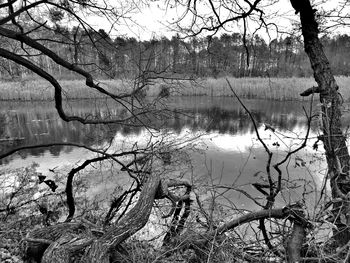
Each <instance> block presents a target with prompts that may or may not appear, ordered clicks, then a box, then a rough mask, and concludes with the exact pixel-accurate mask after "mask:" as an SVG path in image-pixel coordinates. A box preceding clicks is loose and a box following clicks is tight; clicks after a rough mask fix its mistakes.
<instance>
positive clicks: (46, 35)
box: [0, 26, 350, 79]
mask: <svg viewBox="0 0 350 263" xmlns="http://www.w3.org/2000/svg"><path fill="white" fill-rule="evenodd" d="M35 35H36V39H38V40H40V41H41V42H42V43H45V44H46V45H47V46H48V47H49V48H50V49H51V50H52V51H54V52H55V53H56V54H58V55H59V56H61V57H62V58H64V59H65V60H67V61H71V62H73V63H74V64H75V65H79V66H81V67H83V68H84V69H86V70H87V71H89V72H91V73H92V74H94V75H95V76H98V77H103V78H116V79H121V78H135V77H139V76H141V75H143V74H144V73H145V72H147V74H158V75H159V74H163V75H164V74H171V75H174V74H175V75H179V76H186V77H214V78H217V77H222V76H232V77H238V78H241V77H311V76H312V74H313V73H312V69H311V68H310V64H309V63H310V62H309V60H308V58H307V56H306V54H305V52H304V47H303V43H302V40H301V39H300V38H299V37H294V36H288V37H284V38H282V37H281V38H279V39H274V40H272V41H270V43H267V42H266V41H265V40H264V39H263V38H262V37H260V36H259V35H254V36H246V37H245V38H246V39H245V41H243V37H244V36H243V35H242V34H239V33H233V34H227V33H225V34H222V35H221V36H219V37H217V36H215V37H201V38H200V37H194V38H191V39H190V40H188V39H181V38H180V37H179V36H178V35H177V36H173V37H172V38H171V39H168V38H167V37H162V38H160V39H156V38H154V39H151V40H148V41H139V40H137V39H135V38H133V37H122V36H118V37H116V38H114V39H112V37H111V36H110V35H109V34H108V33H107V32H105V31H104V30H103V29H100V30H98V31H94V30H92V29H90V30H83V29H81V28H79V27H74V28H71V29H68V28H63V27H58V26H57V27H56V28H55V30H50V31H49V30H40V31H38V32H35ZM321 43H322V44H323V47H324V50H325V53H326V54H327V55H328V57H329V58H330V64H331V67H332V69H333V72H334V74H335V75H343V76H348V75H349V74H350V67H347V65H349V64H350V54H349V52H347V51H348V47H349V46H350V36H348V35H346V34H344V35H335V36H332V37H330V36H323V37H322V38H321ZM2 45H4V46H7V47H9V48H10V49H11V50H13V51H14V52H18V53H21V52H22V53H23V50H22V49H21V47H20V46H19V45H18V44H17V45H16V44H15V43H11V41H10V42H9V41H8V40H7V41H6V42H3V44H2ZM30 59H31V60H32V61H33V62H34V63H35V64H37V65H39V66H40V68H42V69H44V70H46V71H47V72H49V73H50V74H53V75H55V76H58V77H62V78H74V77H75V76H74V75H73V76H72V74H73V73H71V72H70V71H69V70H68V69H65V68H64V67H62V66H61V65H57V64H56V63H55V62H54V61H53V60H52V59H50V58H49V57H47V56H43V55H42V54H37V55H31V58H30ZM0 74H1V76H2V78H8V79H11V78H15V79H18V78H23V77H26V76H31V75H32V74H33V73H32V72H30V70H28V69H25V68H24V67H22V66H20V65H18V64H15V63H13V62H10V61H8V60H5V59H4V58H1V59H0Z"/></svg>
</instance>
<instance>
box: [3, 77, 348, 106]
mask: <svg viewBox="0 0 350 263" xmlns="http://www.w3.org/2000/svg"><path fill="white" fill-rule="evenodd" d="M228 80H229V81H230V83H231V85H232V87H233V88H234V90H235V91H236V93H237V94H238V96H240V97H241V98H256V99H268V100H280V101H285V100H305V99H307V98H303V97H301V96H300V95H299V94H300V93H301V92H303V91H304V90H306V89H308V88H310V87H312V86H315V85H316V83H315V81H314V80H313V79H312V78H228ZM337 81H338V85H339V86H340V92H341V94H342V96H343V98H344V100H345V101H349V100H350V90H349V89H346V87H348V86H349V85H350V77H337ZM59 82H60V84H61V86H62V88H63V90H64V94H63V95H64V97H65V98H66V99H95V98H105V96H104V95H103V94H101V93H99V92H97V91H96V90H93V89H91V88H89V87H87V86H85V82H84V80H61V81H59ZM0 85H1V89H0V100H2V101H45V100H52V99H53V97H54V89H53V87H52V86H51V85H50V83H49V82H47V81H44V80H22V81H16V82H0ZM100 85H101V86H102V87H103V88H105V89H106V90H108V91H109V92H113V93H124V92H130V90H131V89H132V87H133V82H131V81H122V80H104V81H101V83H100ZM164 91H166V92H165V93H164ZM160 94H169V95H170V96H211V97H217V96H232V95H233V94H232V92H231V90H230V89H229V87H228V85H227V82H226V78H218V79H214V78H207V79H199V80H197V81H195V82H194V81H178V82H176V83H172V84H169V83H162V82H160V81H159V82H157V83H155V84H154V85H152V86H148V87H146V89H145V93H143V94H142V96H144V95H146V96H159V95H160Z"/></svg>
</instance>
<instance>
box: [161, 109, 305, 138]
mask: <svg viewBox="0 0 350 263" xmlns="http://www.w3.org/2000/svg"><path fill="white" fill-rule="evenodd" d="M251 113H252V115H253V116H254V118H255V120H256V122H257V123H258V124H259V126H261V125H263V124H264V123H267V124H269V125H273V126H274V127H277V128H278V129H280V130H282V131H283V130H287V129H288V130H293V129H294V128H295V127H297V126H304V125H306V119H304V118H301V117H300V116H297V115H294V114H273V115H269V114H268V113H267V112H266V111H264V110H261V111H258V110H252V112H251ZM167 124H168V128H172V129H173V130H175V131H177V132H179V131H181V129H183V128H184V127H187V128H190V129H192V130H205V131H207V132H212V131H215V132H220V133H230V134H237V133H239V134H244V133H253V132H254V126H253V124H252V122H251V120H250V118H249V116H248V115H247V114H246V112H245V111H244V110H243V109H240V108H238V109H235V110H227V109H222V108H220V107H218V106H213V107H211V108H202V109H196V110H193V111H191V110H189V109H186V110H185V111H183V114H177V115H175V116H174V120H168V122H167Z"/></svg>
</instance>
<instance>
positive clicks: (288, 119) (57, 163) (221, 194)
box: [0, 97, 350, 211]
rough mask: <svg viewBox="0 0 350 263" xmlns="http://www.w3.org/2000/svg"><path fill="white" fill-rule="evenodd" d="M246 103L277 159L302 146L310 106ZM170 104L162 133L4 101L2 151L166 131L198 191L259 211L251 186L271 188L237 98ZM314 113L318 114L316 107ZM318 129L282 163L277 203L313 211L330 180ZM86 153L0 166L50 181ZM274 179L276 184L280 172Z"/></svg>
mask: <svg viewBox="0 0 350 263" xmlns="http://www.w3.org/2000/svg"><path fill="white" fill-rule="evenodd" d="M244 103H245V105H246V106H247V108H249V110H250V111H251V113H252V115H253V116H254V118H255V120H256V123H257V125H258V130H259V133H260V135H261V137H262V138H263V139H264V140H265V142H266V144H267V145H268V147H269V148H270V149H271V150H272V151H273V152H274V158H273V162H277V161H278V160H281V159H283V158H284V156H285V155H286V152H288V151H289V150H291V149H295V148H296V147H298V145H300V144H301V143H302V139H303V137H304V136H305V132H306V124H307V121H306V117H305V114H304V111H303V106H304V107H305V108H306V110H308V109H309V107H310V106H309V103H307V102H295V101H284V102H278V101H264V100H244ZM71 104H72V105H74V106H73V107H71V108H70V109H69V110H70V111H71V112H73V113H74V114H78V115H80V116H88V114H89V112H91V110H92V111H93V112H94V114H97V115H99V116H104V115H106V112H107V110H108V112H110V111H111V109H110V107H109V106H108V103H105V101H104V102H99V103H96V102H94V103H92V102H91V101H86V100H85V101H74V102H71ZM166 104H167V106H168V107H169V108H171V109H176V110H177V111H178V112H177V113H175V114H171V115H169V116H168V117H167V118H166V119H162V120H159V121H158V125H157V127H159V130H158V131H155V130H147V129H144V128H142V127H132V126H129V127H125V126H121V125H109V126H108V127H102V126H98V125H82V124H80V123H78V122H70V123H66V122H64V121H62V120H61V119H60V118H59V116H58V114H57V112H56V110H55V108H54V104H53V102H33V103H29V102H26V103H24V102H16V103H14V102H2V103H1V106H0V123H2V125H0V127H1V128H0V150H1V151H0V152H1V153H5V152H7V151H10V150H11V149H14V148H16V147H21V146H26V145H34V144H48V143H52V142H56V143H59V142H73V143H79V144H86V145H88V146H94V147H96V146H98V145H103V144H104V143H106V141H107V140H108V138H111V137H112V138H114V141H116V142H123V143H125V142H126V141H128V142H129V143H134V142H141V141H143V140H145V138H148V137H149V134H150V132H152V133H157V132H160V131H167V132H168V133H169V132H170V133H171V136H172V138H175V139H176V140H178V141H181V140H183V141H187V142H188V143H189V144H191V147H189V148H190V149H189V150H188V154H189V155H188V156H189V159H190V160H191V167H192V168H191V171H187V173H188V174H187V175H185V176H184V177H186V178H187V179H191V180H193V181H194V183H197V184H198V191H199V192H201V193H202V194H204V195H205V196H206V197H205V198H207V199H211V198H213V195H212V193H214V192H210V191H209V192H208V189H214V188H215V189H216V190H217V192H215V194H214V197H215V198H217V200H220V199H222V201H223V203H225V205H230V206H234V207H236V208H237V209H242V211H244V210H246V209H247V210H251V209H256V208H257V205H256V203H255V202H254V201H259V200H260V199H259V198H261V202H262V203H264V201H263V200H264V199H263V198H264V197H263V195H262V194H261V192H259V191H258V190H257V189H256V188H255V187H253V186H252V183H256V182H259V183H261V184H263V183H266V171H265V166H266V161H267V155H266V152H265V150H264V149H263V147H262V145H261V144H260V143H259V142H258V141H257V138H256V134H255V131H254V126H253V124H252V122H251V120H250V118H249V116H248V115H247V113H246V112H245V111H244V109H243V108H242V107H241V106H240V104H239V103H238V101H237V100H236V99H234V98H232V97H213V98H212V97H174V98H171V99H170V100H169V101H167V102H166ZM313 108H314V110H313V111H314V112H316V111H317V105H316V103H314V105H313ZM114 110H115V111H118V110H119V109H114ZM120 114H121V115H122V114H123V112H121V113H120ZM344 122H345V123H346V124H349V123H350V122H349V116H348V115H346V116H345V117H344ZM317 126H318V124H317V120H315V121H313V123H312V128H311V132H310V137H311V139H310V142H309V143H308V146H307V147H306V148H305V149H303V150H302V151H300V152H298V153H297V154H296V155H293V156H292V157H291V158H290V160H289V161H288V162H287V165H285V166H283V169H282V170H283V180H282V185H283V191H282V193H281V194H280V195H279V198H278V199H277V201H276V202H277V205H281V206H283V205H286V204H288V203H293V202H296V201H299V200H301V199H304V200H307V202H308V204H307V205H308V206H310V207H314V206H315V202H317V199H318V197H319V196H318V193H317V192H315V191H313V189H320V188H321V187H322V184H323V177H324V175H325V160H324V158H323V148H322V145H319V147H318V149H317V150H316V149H313V145H314V143H315V141H316V139H317ZM270 127H271V128H270ZM273 130H274V131H275V132H273ZM319 144H320V143H319ZM86 156H93V155H92V154H91V153H90V152H89V151H88V150H86V149H82V148H76V147H72V146H56V147H51V148H49V149H45V148H36V149H30V150H25V151H21V152H18V153H15V154H13V155H11V156H10V157H7V158H5V159H2V160H0V162H1V163H0V164H1V166H0V169H8V168H16V167H22V166H27V165H30V164H31V163H33V162H36V163H38V164H39V167H38V171H40V172H42V173H43V174H45V175H48V176H50V174H52V172H51V171H52V170H55V171H58V170H60V169H61V170H62V171H69V170H70V169H71V168H73V167H75V166H76V165H77V164H78V163H81V161H82V160H83V158H84V157H86ZM273 177H274V179H276V173H274V174H273ZM214 185H215V186H216V187H213V186H214ZM199 186H201V187H199ZM203 186H206V187H205V188H203ZM105 187H111V184H110V183H105ZM101 189H102V188H101ZM204 189H206V190H204ZM229 189H230V190H229ZM102 191H103V189H102ZM244 193H248V194H249V195H252V196H254V200H251V199H250V198H247V196H246V195H245V194H244Z"/></svg>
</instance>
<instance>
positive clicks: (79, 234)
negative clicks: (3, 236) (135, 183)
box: [25, 174, 160, 263]
mask: <svg viewBox="0 0 350 263" xmlns="http://www.w3.org/2000/svg"><path fill="white" fill-rule="evenodd" d="M159 185H160V177H159V175H157V174H152V175H149V177H148V178H147V180H146V182H145V184H144V186H143V188H142V191H141V193H140V196H139V199H138V201H137V203H136V205H135V206H134V207H133V208H132V209H131V210H130V211H129V212H128V213H127V214H126V215H125V217H123V218H122V219H121V220H120V221H119V222H118V223H117V224H116V225H112V226H111V227H110V228H108V229H107V230H106V231H105V233H104V234H103V235H102V236H100V237H99V238H98V237H96V236H94V235H93V234H92V232H91V231H89V230H88V229H87V228H86V227H85V226H84V224H79V223H63V224H58V225H56V226H51V227H47V228H43V229H38V230H35V231H33V232H32V233H31V234H30V235H29V236H28V238H27V242H28V247H29V248H30V249H27V250H26V253H25V254H26V256H27V259H29V260H31V259H34V260H40V258H41V255H42V253H44V255H43V258H42V262H44V263H68V262H73V261H74V262H79V261H77V259H78V260H79V258H81V259H80V262H84V263H89V262H91V263H93V262H101V263H109V262H110V257H111V255H112V254H113V250H114V249H115V248H116V247H117V246H118V245H119V244H120V243H121V242H123V241H124V240H126V239H127V238H129V237H130V236H132V235H133V234H135V233H136V232H137V231H138V230H140V229H141V228H142V227H143V226H144V225H145V224H146V223H147V221H148V218H149V216H150V213H151V210H152V207H153V201H154V198H155V195H156V192H157V189H158V187H159ZM43 241H44V242H43ZM50 242H52V243H51V244H50ZM47 243H49V244H50V245H48V244H47ZM39 244H40V246H39ZM38 254H40V255H38ZM81 255H82V256H81ZM34 257H35V258H34Z"/></svg>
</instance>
